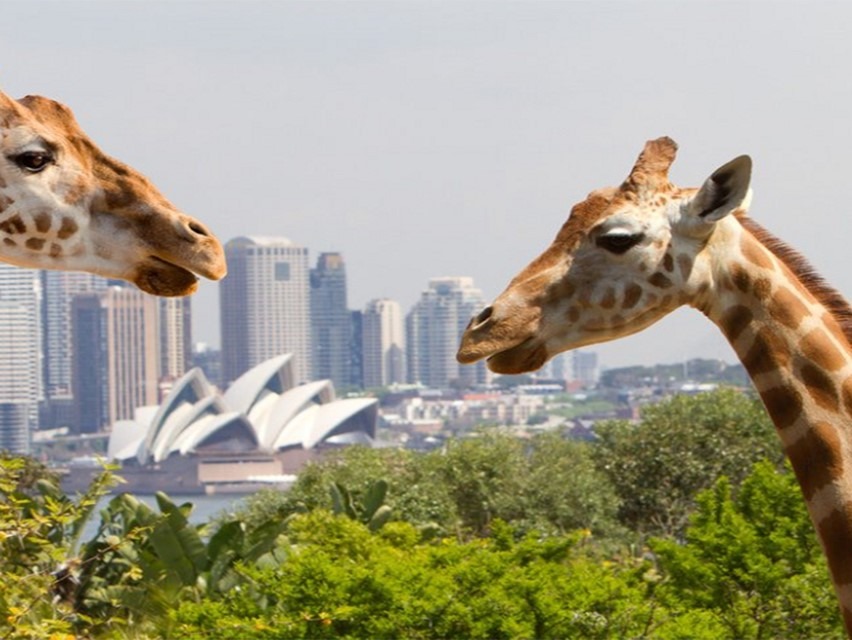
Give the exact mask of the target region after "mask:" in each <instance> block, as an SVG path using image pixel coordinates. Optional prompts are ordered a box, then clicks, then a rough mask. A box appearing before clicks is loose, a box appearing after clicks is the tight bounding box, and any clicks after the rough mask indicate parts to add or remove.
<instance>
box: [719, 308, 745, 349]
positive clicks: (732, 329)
mask: <svg viewBox="0 0 852 640" xmlns="http://www.w3.org/2000/svg"><path fill="white" fill-rule="evenodd" d="M753 319H754V315H753V314H752V312H751V309H749V308H748V307H745V306H743V305H736V306H734V307H731V308H730V309H727V310H726V311H725V313H724V314H723V315H722V318H721V320H720V321H719V326H720V328H721V329H722V333H724V334H725V336H726V337H727V338H728V340H730V341H731V342H733V341H734V340H736V339H737V338H739V337H740V334H742V332H743V331H744V330H745V328H746V327H748V326H749V324H750V323H751V321H752V320H753Z"/></svg>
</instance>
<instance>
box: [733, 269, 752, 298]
mask: <svg viewBox="0 0 852 640" xmlns="http://www.w3.org/2000/svg"><path fill="white" fill-rule="evenodd" d="M731 282H733V284H734V286H735V287H736V288H737V289H739V290H740V291H742V292H743V293H745V292H746V291H748V290H749V289H751V277H749V275H748V271H746V269H744V268H743V266H742V265H739V264H736V265H734V266H733V268H732V269H731Z"/></svg>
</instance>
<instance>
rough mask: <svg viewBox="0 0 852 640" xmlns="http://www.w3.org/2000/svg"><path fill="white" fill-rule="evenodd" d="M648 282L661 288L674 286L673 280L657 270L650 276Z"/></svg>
mask: <svg viewBox="0 0 852 640" xmlns="http://www.w3.org/2000/svg"><path fill="white" fill-rule="evenodd" d="M648 282H650V283H651V284H652V285H654V286H655V287H658V288H660V289H668V288H669V287H670V286H672V281H671V280H669V277H668V276H667V275H666V274H664V273H662V272H660V271H657V272H656V273H655V274H654V275H652V276H651V277H650V278H648Z"/></svg>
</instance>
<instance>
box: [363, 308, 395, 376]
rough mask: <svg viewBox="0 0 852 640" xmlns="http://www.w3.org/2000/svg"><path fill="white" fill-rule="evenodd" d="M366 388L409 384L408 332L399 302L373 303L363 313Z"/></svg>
mask: <svg viewBox="0 0 852 640" xmlns="http://www.w3.org/2000/svg"><path fill="white" fill-rule="evenodd" d="M361 335H362V348H363V371H364V387H365V388H368V389H369V388H371V387H385V386H388V385H391V384H403V383H405V382H406V372H405V332H404V329H403V318H402V309H401V308H400V306H399V303H398V302H396V301H394V300H388V299H387V298H382V299H376V300H371V301H370V302H368V303H367V306H366V307H365V309H364V312H363V314H362V334H361Z"/></svg>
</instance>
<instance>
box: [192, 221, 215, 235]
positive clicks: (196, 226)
mask: <svg viewBox="0 0 852 640" xmlns="http://www.w3.org/2000/svg"><path fill="white" fill-rule="evenodd" d="M189 230H190V231H192V232H193V233H194V234H196V235H199V236H204V237H207V236H209V235H210V232H209V231H207V229H205V228H204V226H203V225H202V224H201V223H199V222H196V221H195V220H193V221H192V222H190V223H189Z"/></svg>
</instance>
